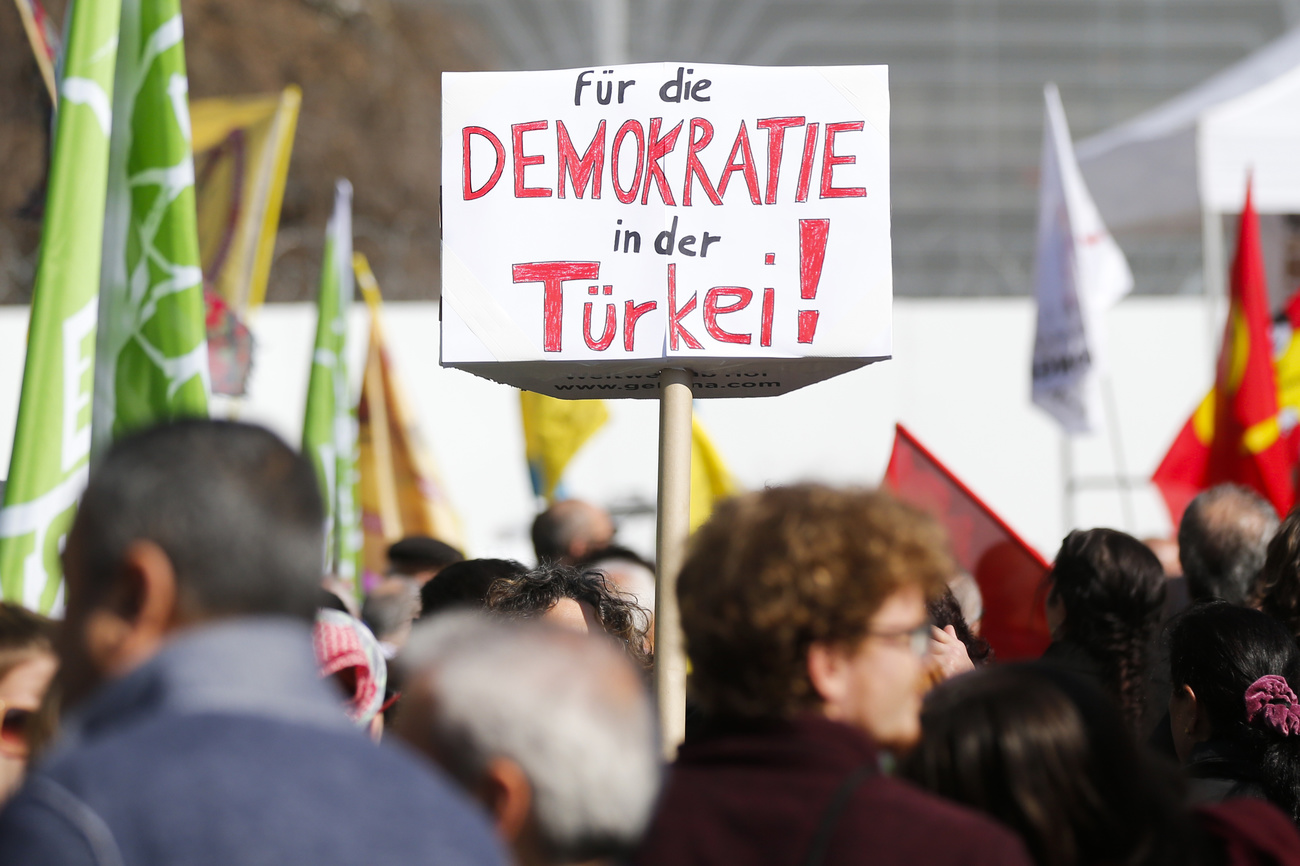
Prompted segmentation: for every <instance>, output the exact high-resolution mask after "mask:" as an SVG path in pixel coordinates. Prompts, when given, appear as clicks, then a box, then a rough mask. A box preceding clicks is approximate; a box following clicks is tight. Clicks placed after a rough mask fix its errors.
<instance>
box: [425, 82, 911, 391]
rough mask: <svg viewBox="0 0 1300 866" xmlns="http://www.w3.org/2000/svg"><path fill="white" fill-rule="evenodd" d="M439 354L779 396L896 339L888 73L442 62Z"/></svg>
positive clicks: (621, 387) (600, 378)
mask: <svg viewBox="0 0 1300 866" xmlns="http://www.w3.org/2000/svg"><path fill="white" fill-rule="evenodd" d="M442 93H443V120H442V122H443V148H442V177H443V208H442V217H443V246H442V262H443V264H442V300H443V306H442V363H443V365H444V366H448V367H456V368H459V369H463V370H466V371H469V372H471V373H475V374H477V375H480V376H484V377H487V378H490V379H493V380H495V381H498V382H504V383H506V384H510V385H514V386H516V387H520V388H525V389H528V390H531V391H537V392H539V393H543V394H548V395H551V396H555V397H570V398H580V397H651V398H652V397H657V396H658V388H659V386H658V374H659V371H660V370H662V369H664V368H666V367H682V368H686V369H689V370H691V371H692V372H693V373H694V381H693V383H692V390H693V393H694V395H695V396H696V397H751V396H770V395H775V394H782V393H785V392H788V391H792V390H794V389H796V388H800V387H803V386H804V385H808V384H811V383H813V382H816V381H819V380H821V379H826V378H829V377H831V376H835V375H838V374H840V373H844V372H847V371H849V370H852V369H855V368H857V367H861V366H863V365H864V364H868V363H871V362H873V361H879V360H883V359H886V358H888V357H889V356H890V354H891V351H892V333H891V318H890V314H891V303H892V297H893V275H892V265H891V260H890V222H889V87H888V71H887V69H886V67H883V66H860V67H784V68H760V67H739V66H718V65H708V64H678V63H663V64H660V63H653V64H636V65H628V66H616V67H604V68H600V67H597V68H591V69H572V70H555V71H543V72H465V73H445V74H444V75H443V88H442Z"/></svg>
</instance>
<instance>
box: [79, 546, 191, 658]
mask: <svg viewBox="0 0 1300 866" xmlns="http://www.w3.org/2000/svg"><path fill="white" fill-rule="evenodd" d="M177 596H178V593H177V587H176V570H175V568H174V567H173V566H172V562H171V559H170V558H169V557H168V556H167V554H166V553H165V552H164V551H163V549H162V548H161V547H159V546H158V545H156V544H154V543H153V542H152V541H135V542H132V543H131V544H130V545H129V546H128V547H127V549H126V551H125V552H124V553H123V555H122V561H121V563H120V564H119V566H118V569H117V574H116V578H115V581H114V584H113V586H112V588H110V589H109V590H107V591H106V592H105V593H104V597H103V599H102V601H101V603H100V604H99V605H98V607H97V608H96V609H95V610H94V611H93V612H92V613H91V614H90V615H89V617H88V619H87V623H86V648H87V650H88V652H89V653H90V656H91V660H92V662H93V663H94V665H95V667H96V668H98V669H99V670H100V671H102V672H103V673H105V674H107V675H109V676H121V675H122V674H124V673H126V672H128V671H130V670H132V669H134V668H136V667H138V666H140V665H141V664H144V662H146V661H148V660H149V659H150V658H152V657H153V656H154V655H155V654H156V653H157V652H158V649H159V648H160V647H161V646H162V643H163V641H164V640H165V639H166V637H167V635H168V634H169V633H170V632H171V631H172V629H173V628H174V627H175V625H176V623H177V619H178V611H177Z"/></svg>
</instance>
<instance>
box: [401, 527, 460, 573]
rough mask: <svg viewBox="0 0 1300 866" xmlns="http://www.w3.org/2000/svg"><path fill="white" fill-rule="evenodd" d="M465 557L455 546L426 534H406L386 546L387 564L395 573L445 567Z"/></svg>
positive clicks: (417, 571)
mask: <svg viewBox="0 0 1300 866" xmlns="http://www.w3.org/2000/svg"><path fill="white" fill-rule="evenodd" d="M464 558H465V554H463V553H461V552H460V551H459V550H457V549H456V548H455V547H452V546H451V545H450V544H448V543H447V542H445V541H439V540H438V539H436V538H430V537H429V536H427V535H408V536H407V537H406V538H403V539H402V540H400V541H396V542H393V544H392V545H390V546H389V548H388V564H389V565H391V566H392V568H393V571H394V572H396V573H397V574H408V575H412V574H418V573H419V572H421V571H432V570H434V569H441V568H446V567H447V566H449V565H451V564H453V563H456V562H460V561H461V560H463V559H464Z"/></svg>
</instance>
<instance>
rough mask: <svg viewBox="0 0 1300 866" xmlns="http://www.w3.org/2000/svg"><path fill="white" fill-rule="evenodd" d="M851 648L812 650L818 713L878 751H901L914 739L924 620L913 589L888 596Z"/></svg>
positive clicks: (925, 637)
mask: <svg viewBox="0 0 1300 866" xmlns="http://www.w3.org/2000/svg"><path fill="white" fill-rule="evenodd" d="M867 629H868V630H867V635H866V636H865V637H863V638H862V640H860V641H859V642H858V643H857V644H855V645H852V646H848V647H842V646H829V645H823V644H814V646H813V648H812V649H810V651H809V659H808V662H809V674H810V675H811V677H812V680H813V684H814V686H815V687H816V688H817V691H818V692H819V693H820V694H821V696H822V698H823V700H824V701H825V704H824V707H823V711H824V712H825V714H826V716H827V717H828V718H831V719H835V720H836V721H840V722H844V723H846V724H849V725H853V726H854V727H857V728H859V729H861V730H863V731H866V732H867V733H868V734H870V735H871V738H872V739H874V740H875V741H876V742H877V743H880V744H881V745H883V746H886V747H890V748H896V749H906V748H908V747H910V746H912V745H913V744H915V743H916V741H917V739H918V738H919V737H920V733H921V724H920V715H921V696H922V689H923V677H922V671H923V665H924V661H925V656H926V652H927V650H928V647H929V640H930V619H929V616H928V615H927V613H926V610H925V597H924V596H923V595H922V593H921V590H920V588H919V587H915V586H909V587H904V588H903V589H900V590H899V591H898V592H896V593H894V594H893V595H891V596H889V598H887V599H886V600H885V603H884V604H882V605H881V606H880V609H879V610H878V611H876V614H875V616H873V617H872V618H871V621H870V623H869V624H868V626H867Z"/></svg>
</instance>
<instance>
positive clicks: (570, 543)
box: [532, 499, 614, 565]
mask: <svg viewBox="0 0 1300 866" xmlns="http://www.w3.org/2000/svg"><path fill="white" fill-rule="evenodd" d="M532 534H533V550H534V551H535V552H536V553H537V562H538V564H539V565H540V564H544V563H560V564H562V565H573V564H574V563H575V562H577V561H578V560H580V559H582V558H583V557H585V556H588V555H590V554H592V553H594V552H596V551H597V550H601V549H603V548H605V547H608V546H609V544H610V542H611V541H613V540H614V521H613V520H612V519H610V516H609V513H608V512H606V511H605V510H604V509H603V508H599V507H597V506H595V505H592V504H591V503H590V502H583V501H582V500H581V499H565V500H563V501H560V502H557V503H555V504H554V505H552V506H551V507H550V508H548V509H546V510H545V511H543V512H542V513H541V514H539V515H537V519H536V520H534V521H533V533H532Z"/></svg>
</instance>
